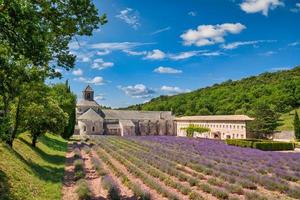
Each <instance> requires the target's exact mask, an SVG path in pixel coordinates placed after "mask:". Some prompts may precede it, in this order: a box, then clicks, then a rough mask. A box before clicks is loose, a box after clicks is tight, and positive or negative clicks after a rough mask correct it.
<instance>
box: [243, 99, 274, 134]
mask: <svg viewBox="0 0 300 200" xmlns="http://www.w3.org/2000/svg"><path fill="white" fill-rule="evenodd" d="M253 113H254V116H253V117H254V118H255V120H253V121H252V122H249V124H248V125H249V126H248V132H249V134H250V136H251V137H254V138H267V137H268V136H270V135H271V134H273V133H274V130H275V129H276V128H277V126H278V123H277V120H278V115H277V114H276V112H274V111H273V110H272V109H271V108H270V106H269V105H268V104H267V103H266V102H264V101H262V102H259V103H258V104H257V105H256V106H255V107H254V110H253Z"/></svg>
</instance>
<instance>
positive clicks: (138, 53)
mask: <svg viewBox="0 0 300 200" xmlns="http://www.w3.org/2000/svg"><path fill="white" fill-rule="evenodd" d="M123 52H124V53H127V54H128V55H131V56H141V55H146V54H147V51H132V50H126V49H125V50H123Z"/></svg>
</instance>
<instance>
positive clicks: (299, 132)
mask: <svg viewBox="0 0 300 200" xmlns="http://www.w3.org/2000/svg"><path fill="white" fill-rule="evenodd" d="M294 132H295V137H296V139H297V140H300V119H299V115H298V112H297V111H295V117H294Z"/></svg>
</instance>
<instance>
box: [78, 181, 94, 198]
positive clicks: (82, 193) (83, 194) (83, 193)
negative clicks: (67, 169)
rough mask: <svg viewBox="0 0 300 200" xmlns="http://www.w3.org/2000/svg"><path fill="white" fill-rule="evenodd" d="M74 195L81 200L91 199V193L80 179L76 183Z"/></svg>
mask: <svg viewBox="0 0 300 200" xmlns="http://www.w3.org/2000/svg"><path fill="white" fill-rule="evenodd" d="M76 193H77V195H78V198H79V199H81V200H87V199H91V191H90V188H89V186H88V184H87V183H86V181H85V180H82V179H81V180H80V181H78V182H77V189H76Z"/></svg>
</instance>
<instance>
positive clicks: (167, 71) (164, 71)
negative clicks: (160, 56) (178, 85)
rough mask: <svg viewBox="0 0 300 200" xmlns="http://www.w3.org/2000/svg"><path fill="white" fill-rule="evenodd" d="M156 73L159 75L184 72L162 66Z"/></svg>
mask: <svg viewBox="0 0 300 200" xmlns="http://www.w3.org/2000/svg"><path fill="white" fill-rule="evenodd" d="M154 72H156V73H159V74H180V73H182V70H178V69H175V68H172V67H163V66H160V67H158V68H156V69H154Z"/></svg>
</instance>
